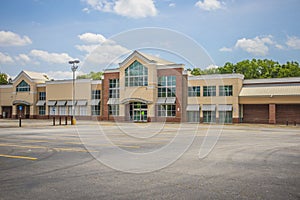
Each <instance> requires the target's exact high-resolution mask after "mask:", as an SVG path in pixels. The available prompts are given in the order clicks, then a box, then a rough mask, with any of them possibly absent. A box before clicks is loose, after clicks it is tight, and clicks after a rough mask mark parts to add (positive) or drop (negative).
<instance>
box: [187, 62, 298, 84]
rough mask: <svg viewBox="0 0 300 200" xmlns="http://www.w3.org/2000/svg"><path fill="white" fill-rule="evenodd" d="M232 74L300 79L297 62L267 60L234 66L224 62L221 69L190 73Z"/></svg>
mask: <svg viewBox="0 0 300 200" xmlns="http://www.w3.org/2000/svg"><path fill="white" fill-rule="evenodd" d="M218 73H219V74H232V73H239V74H243V75H244V76H245V79H258V78H284V77H300V66H299V63H298V62H295V61H291V62H287V63H286V64H282V65H281V64H279V63H278V62H277V61H273V60H268V59H264V60H261V59H258V60H256V59H252V60H243V61H240V62H237V63H236V64H233V63H230V62H226V63H225V65H224V66H223V67H218V68H210V69H204V70H201V69H200V68H194V69H193V70H192V71H191V74H193V75H203V74H218Z"/></svg>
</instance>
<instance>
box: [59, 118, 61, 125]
mask: <svg viewBox="0 0 300 200" xmlns="http://www.w3.org/2000/svg"><path fill="white" fill-rule="evenodd" d="M59 125H61V116H59Z"/></svg>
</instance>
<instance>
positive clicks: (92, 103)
mask: <svg viewBox="0 0 300 200" xmlns="http://www.w3.org/2000/svg"><path fill="white" fill-rule="evenodd" d="M99 103H100V99H92V100H91V105H92V106H97V105H99Z"/></svg>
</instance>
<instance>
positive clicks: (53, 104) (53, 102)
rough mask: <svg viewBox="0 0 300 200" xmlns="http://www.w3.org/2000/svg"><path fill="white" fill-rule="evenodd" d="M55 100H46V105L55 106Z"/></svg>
mask: <svg viewBox="0 0 300 200" xmlns="http://www.w3.org/2000/svg"><path fill="white" fill-rule="evenodd" d="M55 104H56V101H48V106H55Z"/></svg>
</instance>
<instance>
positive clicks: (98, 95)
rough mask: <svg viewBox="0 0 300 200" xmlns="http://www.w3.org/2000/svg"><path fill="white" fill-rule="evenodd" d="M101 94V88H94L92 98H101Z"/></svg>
mask: <svg viewBox="0 0 300 200" xmlns="http://www.w3.org/2000/svg"><path fill="white" fill-rule="evenodd" d="M100 94H101V91H100V90H92V96H91V98H92V99H100Z"/></svg>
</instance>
